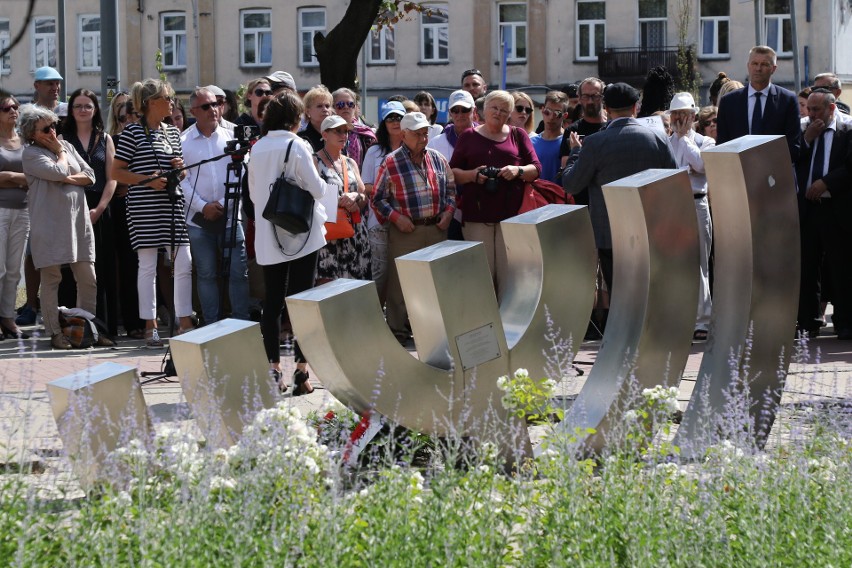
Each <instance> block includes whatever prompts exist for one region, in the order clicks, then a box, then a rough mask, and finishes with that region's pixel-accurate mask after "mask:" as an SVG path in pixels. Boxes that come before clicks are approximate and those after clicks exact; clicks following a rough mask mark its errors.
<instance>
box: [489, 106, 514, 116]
mask: <svg viewBox="0 0 852 568" xmlns="http://www.w3.org/2000/svg"><path fill="white" fill-rule="evenodd" d="M488 110H490V111H491V112H496V113H497V114H509V111H508V110H506V109H504V108H500V107H488Z"/></svg>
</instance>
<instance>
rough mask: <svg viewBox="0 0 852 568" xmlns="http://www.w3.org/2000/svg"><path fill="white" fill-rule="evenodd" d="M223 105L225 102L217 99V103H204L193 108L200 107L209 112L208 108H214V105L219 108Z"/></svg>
mask: <svg viewBox="0 0 852 568" xmlns="http://www.w3.org/2000/svg"><path fill="white" fill-rule="evenodd" d="M222 105H223V103H221V102H219V101H216V102H215V103H204V104H203V105H198V106H194V107H192V108H193V109H198V108H200V109H201V110H203V111H204V112H207V111H208V110H210V109H211V108H213V107H216V108H219V107H221V106H222Z"/></svg>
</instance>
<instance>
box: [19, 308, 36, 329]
mask: <svg viewBox="0 0 852 568" xmlns="http://www.w3.org/2000/svg"><path fill="white" fill-rule="evenodd" d="M35 322H36V311H35V310H34V309H33V308H32V307H31V306H30V305H29V304H24V306H23V307H22V308H21V310H20V315H18V317H16V318H15V323H16V324H17V325H35Z"/></svg>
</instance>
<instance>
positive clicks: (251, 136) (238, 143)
mask: <svg viewBox="0 0 852 568" xmlns="http://www.w3.org/2000/svg"><path fill="white" fill-rule="evenodd" d="M234 136H236V138H234V139H233V140H228V142H227V143H226V144H225V153H226V154H228V155H230V156H231V158H232V159H234V160H242V159H243V157H244V156H245V154H246V153H247V152H248V151H249V150H250V149H251V146H252V144H254V142H255V141H256V140H257V139H258V138H260V129H259V128H258V127H257V126H239V125H238V126H235V127H234Z"/></svg>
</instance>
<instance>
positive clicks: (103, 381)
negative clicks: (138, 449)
mask: <svg viewBox="0 0 852 568" xmlns="http://www.w3.org/2000/svg"><path fill="white" fill-rule="evenodd" d="M47 394H48V397H49V398H50V406H51V408H52V409H53V417H54V419H55V420H56V425H57V428H58V430H59V436H60V438H62V444H63V447H64V451H65V454H66V455H67V457H68V459H69V460H70V462H71V466H72V468H73V470H74V473H75V474H76V475H77V477H78V478H79V480H80V484H81V486H82V487H83V489H84V490H88V489H90V488H91V487H92V486H93V484H94V483H96V482H97V481H110V480H111V479H112V473H113V472H112V470H111V469H110V467H109V465H108V456H109V453H110V452H112V451H114V450H116V449H118V448H119V447H121V446H124V445H126V444H127V442H129V441H130V440H131V439H133V438H138V439H140V440H142V441H144V442H147V441H148V440H149V439H150V438H151V436H152V434H153V429H152V427H151V420H150V417H149V416H148V407H147V406H146V405H145V398H144V397H143V395H142V387H141V386H140V385H139V381H137V380H136V369H135V368H134V367H128V366H127V365H119V364H117V363H102V364H100V365H97V366H95V367H90V368H88V369H86V370H84V371H80V372H79V373H74V374H72V375H68V376H65V377H62V378H60V379H56V380H55V381H52V382H50V383H48V384H47Z"/></svg>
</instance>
